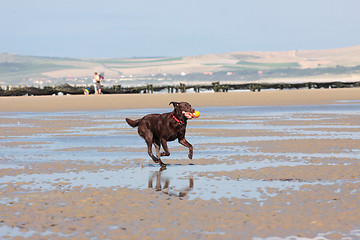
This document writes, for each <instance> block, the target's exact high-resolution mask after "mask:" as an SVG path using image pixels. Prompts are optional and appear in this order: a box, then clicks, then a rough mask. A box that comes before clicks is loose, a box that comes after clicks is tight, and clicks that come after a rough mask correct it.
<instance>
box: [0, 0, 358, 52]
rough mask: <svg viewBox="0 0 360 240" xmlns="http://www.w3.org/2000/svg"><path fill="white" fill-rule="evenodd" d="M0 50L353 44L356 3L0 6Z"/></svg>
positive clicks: (66, 1) (49, 1)
mask: <svg viewBox="0 0 360 240" xmlns="http://www.w3.org/2000/svg"><path fill="white" fill-rule="evenodd" d="M0 9H1V14H0V29H1V37H0V52H10V53H16V54H23V55H36V56H59V57H134V56H137V57H143V56H188V55H200V54H211V53H225V52H232V51H248V50H252V51H279V50H296V49H327V48H338V47H347V46H354V45H358V44H360V13H359V11H360V0H176V1H175V0H127V1H123V0H98V1H96V0H1V1H0Z"/></svg>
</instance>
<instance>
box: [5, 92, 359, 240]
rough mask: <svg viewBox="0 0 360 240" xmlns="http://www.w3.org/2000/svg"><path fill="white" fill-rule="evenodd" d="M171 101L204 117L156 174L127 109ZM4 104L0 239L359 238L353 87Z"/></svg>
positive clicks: (134, 114) (139, 110)
mask: <svg viewBox="0 0 360 240" xmlns="http://www.w3.org/2000/svg"><path fill="white" fill-rule="evenodd" d="M170 101H188V102H190V103H191V104H192V106H193V107H194V108H196V109H199V110H200V112H201V116H200V118H199V119H196V120H191V121H188V129H187V139H188V141H189V142H191V143H192V144H193V146H194V158H193V159H192V160H190V159H188V158H187V150H186V149H185V148H184V147H182V146H180V145H179V144H178V143H177V142H173V143H171V144H170V145H169V148H170V152H171V155H170V156H169V157H164V158H163V161H164V162H165V163H167V164H168V169H167V170H164V171H160V170H159V166H158V165H156V164H154V163H153V162H152V161H151V160H150V159H149V157H148V156H147V153H146V147H145V144H144V141H143V139H141V138H140V137H139V136H138V135H137V131H136V129H132V128H131V127H129V126H128V125H127V124H126V123H125V122H124V118H125V117H131V118H134V119H135V118H139V117H141V116H143V115H144V114H146V113H148V112H149V111H150V112H151V109H159V108H161V109H162V108H164V111H171V107H170V106H168V103H169V102H170ZM212 107H224V108H223V109H222V110H221V112H220V113H219V108H212ZM113 110H117V111H113ZM0 112H1V113H0V133H1V134H0V149H1V153H0V159H1V161H0V239H256V240H259V239H267V240H274V239H299V240H300V239H344V240H345V239H359V238H360V218H359V216H360V207H359V201H360V191H359V189H360V147H359V146H360V144H359V143H360V126H359V122H360V89H358V88H352V89H317V90H314V89H312V90H284V91H280V90H279V91H262V92H229V93H200V94H198V93H187V94H180V93H179V94H146V95H101V96H41V97H40V96H39V97H3V98H0Z"/></svg>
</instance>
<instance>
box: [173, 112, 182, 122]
mask: <svg viewBox="0 0 360 240" xmlns="http://www.w3.org/2000/svg"><path fill="white" fill-rule="evenodd" d="M171 116H172V118H173V119H175V121H177V122H178V123H179V124H183V123H184V122H183V121H180V120H179V119H177V117H175V115H174V114H173V113H171Z"/></svg>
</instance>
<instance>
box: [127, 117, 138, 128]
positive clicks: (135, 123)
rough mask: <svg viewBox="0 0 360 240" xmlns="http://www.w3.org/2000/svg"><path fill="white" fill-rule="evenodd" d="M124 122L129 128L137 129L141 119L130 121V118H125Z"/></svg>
mask: <svg viewBox="0 0 360 240" xmlns="http://www.w3.org/2000/svg"><path fill="white" fill-rule="evenodd" d="M125 120H126V122H127V123H128V124H129V125H130V126H132V127H137V126H138V125H139V122H140V120H141V119H137V120H131V119H130V118H125Z"/></svg>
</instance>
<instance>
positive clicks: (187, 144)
mask: <svg viewBox="0 0 360 240" xmlns="http://www.w3.org/2000/svg"><path fill="white" fill-rule="evenodd" d="M179 143H180V144H181V145H183V146H185V147H188V148H189V158H190V159H192V157H193V146H192V145H191V144H190V143H189V142H188V141H186V139H185V138H182V139H179Z"/></svg>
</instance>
